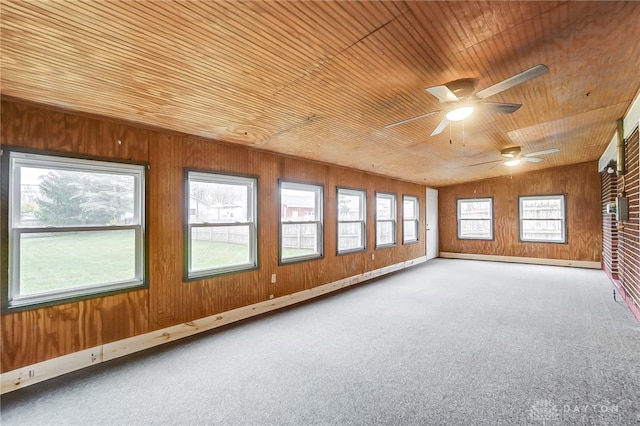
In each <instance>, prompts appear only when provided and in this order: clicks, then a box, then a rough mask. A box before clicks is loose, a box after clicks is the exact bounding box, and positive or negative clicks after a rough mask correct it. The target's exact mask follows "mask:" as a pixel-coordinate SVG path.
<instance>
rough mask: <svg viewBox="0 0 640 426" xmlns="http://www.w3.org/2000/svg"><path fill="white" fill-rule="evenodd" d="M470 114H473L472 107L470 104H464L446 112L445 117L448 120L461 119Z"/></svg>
mask: <svg viewBox="0 0 640 426" xmlns="http://www.w3.org/2000/svg"><path fill="white" fill-rule="evenodd" d="M471 114H473V107H472V106H470V105H464V106H461V107H458V108H454V109H452V110H451V111H449V112H447V115H446V117H447V120H449V121H462V120H464V119H465V118H469V116H470V115H471Z"/></svg>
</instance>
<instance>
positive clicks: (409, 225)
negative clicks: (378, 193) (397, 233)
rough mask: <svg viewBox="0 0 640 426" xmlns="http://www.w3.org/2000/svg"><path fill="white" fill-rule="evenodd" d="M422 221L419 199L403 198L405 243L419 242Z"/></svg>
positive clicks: (406, 196)
mask: <svg viewBox="0 0 640 426" xmlns="http://www.w3.org/2000/svg"><path fill="white" fill-rule="evenodd" d="M419 220H420V207H419V204H418V197H413V196H409V195H405V196H403V197H402V235H403V243H404V244H407V243H415V242H417V241H418V222H419Z"/></svg>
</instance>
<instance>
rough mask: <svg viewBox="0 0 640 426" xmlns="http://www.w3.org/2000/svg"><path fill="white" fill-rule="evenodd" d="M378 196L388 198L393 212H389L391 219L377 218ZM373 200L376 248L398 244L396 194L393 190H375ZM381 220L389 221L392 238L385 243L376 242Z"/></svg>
mask: <svg viewBox="0 0 640 426" xmlns="http://www.w3.org/2000/svg"><path fill="white" fill-rule="evenodd" d="M378 198H381V199H384V198H386V199H390V200H391V201H392V202H391V207H392V209H393V212H392V214H391V216H392V219H379V218H378ZM374 202H375V218H376V249H384V248H388V247H395V246H397V245H398V197H397V196H396V194H395V193H393V192H382V191H380V192H378V191H376V195H375V197H374ZM381 222H384V223H387V222H390V223H391V229H392V231H391V235H392V238H393V241H392V242H391V243H386V244H380V243H379V242H378V229H379V224H380V223H381Z"/></svg>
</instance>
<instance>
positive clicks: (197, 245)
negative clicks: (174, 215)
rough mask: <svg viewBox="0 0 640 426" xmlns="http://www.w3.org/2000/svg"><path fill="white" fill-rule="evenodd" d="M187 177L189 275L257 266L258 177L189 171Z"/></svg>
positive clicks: (208, 274) (197, 275)
mask: <svg viewBox="0 0 640 426" xmlns="http://www.w3.org/2000/svg"><path fill="white" fill-rule="evenodd" d="M187 181H188V191H187V193H188V194H189V202H188V206H189V211H188V221H187V239H188V244H187V262H186V265H187V279H195V278H202V277H205V276H212V275H218V274H225V273H230V272H237V271H242V270H246V269H253V268H256V267H257V266H258V262H257V246H258V244H257V236H256V232H257V231H256V228H257V227H256V217H257V215H256V206H257V190H256V185H257V181H256V179H255V178H252V177H241V176H231V175H222V174H214V173H208V172H198V171H188V172H187Z"/></svg>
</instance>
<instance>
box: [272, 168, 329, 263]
mask: <svg viewBox="0 0 640 426" xmlns="http://www.w3.org/2000/svg"><path fill="white" fill-rule="evenodd" d="M283 189H292V190H296V191H307V192H313V193H314V195H315V211H316V220H299V221H294V220H285V221H283V220H282V211H281V209H282V190H283ZM279 194H280V204H279V206H278V207H279V211H278V218H279V219H278V220H279V222H280V227H279V228H280V233H279V234H280V235H279V238H278V247H279V250H278V253H279V255H278V258H279V259H278V260H279V263H280V264H287V263H295V262H303V261H306V260H313V259H320V258H322V257H323V256H324V230H323V224H324V218H323V210H324V206H323V201H324V200H323V198H324V197H323V194H324V187H323V186H322V185H318V184H310V183H300V182H291V181H285V180H282V181H280V188H279ZM309 224H315V225H316V236H317V238H316V244H315V246H316V248H315V252H314V253H311V254H304V255H299V256H287V257H284V255H283V247H282V238H283V235H284V232H283V227H284V225H309Z"/></svg>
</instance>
